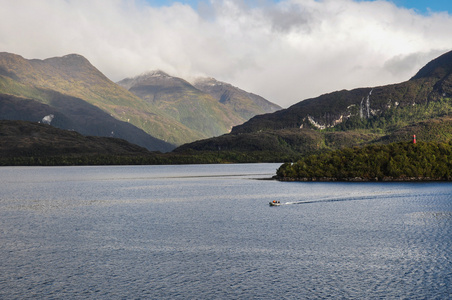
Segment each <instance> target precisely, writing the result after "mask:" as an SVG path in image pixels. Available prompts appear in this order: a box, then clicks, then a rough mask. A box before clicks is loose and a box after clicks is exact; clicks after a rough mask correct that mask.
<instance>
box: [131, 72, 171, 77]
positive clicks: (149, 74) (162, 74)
mask: <svg viewBox="0 0 452 300" xmlns="http://www.w3.org/2000/svg"><path fill="white" fill-rule="evenodd" d="M137 77H172V76H170V75H168V73H166V72H163V71H162V70H153V71H148V72H145V73H143V74H141V75H140V76H137Z"/></svg>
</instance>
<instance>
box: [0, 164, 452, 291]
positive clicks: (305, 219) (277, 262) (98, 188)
mask: <svg viewBox="0 0 452 300" xmlns="http://www.w3.org/2000/svg"><path fill="white" fill-rule="evenodd" d="M279 165H280V164H240V165H183V166H102V167H97V166H96V167H2V168H0V182H1V189H0V299H27V298H39V299H323V298H332V299H350V298H352V299H372V298H378V299H393V298H397V299H451V298H452V250H451V249H452V183H301V182H277V181H270V180H257V179H259V178H269V177H271V176H272V175H274V174H275V172H276V169H277V168H278V167H279ZM272 200H279V201H281V203H283V205H281V206H279V207H270V206H269V205H268V203H269V202H270V201H272Z"/></svg>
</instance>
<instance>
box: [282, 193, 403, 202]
mask: <svg viewBox="0 0 452 300" xmlns="http://www.w3.org/2000/svg"><path fill="white" fill-rule="evenodd" d="M404 196H406V195H403V194H377V195H369V196H355V197H350V196H347V197H333V198H322V199H316V200H300V201H291V202H285V203H282V202H281V205H294V204H313V203H328V202H345V201H364V200H373V199H381V198H385V199H388V198H400V197H404Z"/></svg>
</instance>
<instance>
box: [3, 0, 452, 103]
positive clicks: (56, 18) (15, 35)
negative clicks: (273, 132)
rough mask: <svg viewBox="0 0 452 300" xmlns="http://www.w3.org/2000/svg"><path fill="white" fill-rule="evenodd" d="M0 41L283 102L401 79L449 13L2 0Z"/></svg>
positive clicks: (334, 1) (218, 0)
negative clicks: (215, 82)
mask: <svg viewBox="0 0 452 300" xmlns="http://www.w3.org/2000/svg"><path fill="white" fill-rule="evenodd" d="M0 5H1V7H2V9H1V10H0V51H7V52H13V53H17V54H20V55H22V56H24V57H26V58H48V57H52V56H61V55H65V54H68V53H79V54H81V55H83V56H85V57H86V58H88V59H89V60H90V61H91V63H93V64H94V65H95V66H96V67H97V68H98V69H99V70H100V71H102V72H103V73H104V74H106V75H107V76H108V77H109V78H111V79H112V80H114V81H118V80H121V79H123V78H124V77H129V76H135V75H137V74H141V73H143V72H145V71H149V70H153V69H162V70H164V71H166V72H168V73H170V74H173V75H176V76H181V77H185V78H187V77H189V76H190V75H206V76H212V77H216V78H217V79H219V80H224V81H228V82H230V83H232V84H234V85H236V86H239V87H241V88H243V89H245V90H248V91H250V92H253V93H257V94H260V95H262V96H264V97H266V98H267V99H269V100H271V101H273V102H276V103H278V104H280V105H283V106H288V105H291V104H294V103H295V102H298V101H300V100H303V99H306V98H309V97H314V96H318V95H320V94H322V93H326V92H331V91H334V90H338V89H344V88H347V89H351V88H355V87H360V86H376V85H381V84H388V83H394V82H400V81H404V80H407V79H409V78H410V77H411V76H413V75H414V74H415V73H416V71H417V70H418V69H419V68H420V67H422V66H423V65H424V64H425V63H427V62H428V61H429V60H431V59H433V58H435V57H436V56H438V55H439V54H441V53H443V52H446V51H449V50H452V16H450V15H448V14H444V13H443V14H430V15H419V14H416V13H415V11H414V10H407V9H402V8H398V7H396V6H395V5H393V4H391V3H389V2H387V1H373V2H354V1H352V0H323V1H315V0H283V1H281V2H279V3H278V4H273V3H271V2H268V1H255V2H254V4H253V5H247V4H245V1H243V0H242V1H240V0H211V1H210V2H207V1H205V2H202V3H201V4H200V5H199V6H198V11H195V10H193V8H192V7H190V6H188V5H182V4H178V3H176V4H174V5H172V6H170V7H160V8H152V7H150V6H149V5H148V4H147V3H146V2H145V1H144V0H136V1H132V0H40V1H28V0H15V1H9V0H0Z"/></svg>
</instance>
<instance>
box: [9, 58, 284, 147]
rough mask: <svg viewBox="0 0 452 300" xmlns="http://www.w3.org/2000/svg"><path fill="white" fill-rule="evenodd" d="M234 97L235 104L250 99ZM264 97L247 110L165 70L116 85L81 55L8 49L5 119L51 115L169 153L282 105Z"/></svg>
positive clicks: (60, 123)
mask: <svg viewBox="0 0 452 300" xmlns="http://www.w3.org/2000/svg"><path fill="white" fill-rule="evenodd" d="M228 86H229V87H230V90H231V91H235V90H237V91H240V92H241V93H242V92H243V91H242V90H240V89H238V88H234V87H232V86H230V85H228ZM129 90H130V91H129ZM234 93H235V92H231V94H234ZM243 93H244V94H247V93H246V92H243ZM241 95H242V94H241ZM250 95H252V94H250ZM250 97H251V98H253V99H254V97H255V95H252V96H250ZM245 98H246V97H245ZM245 98H243V99H245ZM231 99H232V100H231V103H236V102H237V101H238V102H240V101H242V100H243V99H239V100H236V98H234V97H231ZM260 100H263V101H261V102H262V103H263V104H262V106H259V104H258V105H256V106H254V107H252V106H251V105H249V104H247V103H244V104H241V105H242V106H243V107H246V108H247V110H246V111H243V112H242V111H241V110H240V108H239V106H238V105H236V104H234V105H229V104H225V103H222V102H221V99H217V98H215V96H213V95H211V94H209V93H208V92H204V91H202V90H200V89H197V88H196V87H194V86H193V85H191V84H190V83H188V82H187V81H185V80H183V79H181V78H177V77H172V76H169V75H168V74H165V73H163V72H161V71H155V72H150V73H147V74H145V75H141V76H137V77H135V78H133V79H125V80H122V81H120V83H119V84H116V83H114V82H112V81H111V80H109V79H108V78H107V77H106V76H105V75H103V74H102V73H101V72H100V71H99V70H97V69H96V68H95V67H94V66H93V65H92V64H91V63H90V62H89V61H88V60H87V59H86V58H84V57H83V56H80V55H77V54H70V55H66V56H63V57H54V58H49V59H45V60H38V59H31V60H28V59H25V58H23V57H21V56H19V55H16V54H11V53H5V52H3V53H0V119H9V120H27V121H42V120H44V119H45V118H47V119H46V120H50V121H49V123H51V124H52V125H53V126H56V127H59V128H62V129H68V130H75V131H77V132H80V133H82V134H84V135H94V136H107V137H118V138H122V139H125V140H127V141H129V142H131V143H134V144H137V145H140V146H142V147H146V148H147V149H148V150H152V151H162V152H167V151H170V150H172V149H174V148H175V147H176V146H177V145H181V144H183V143H186V142H191V141H195V140H198V139H202V138H208V137H212V136H215V135H221V134H224V133H227V132H229V131H230V130H231V128H232V127H233V126H235V125H238V124H241V123H243V122H245V121H246V120H247V119H249V117H251V116H253V115H256V114H258V113H262V112H273V111H275V110H277V109H280V107H279V106H277V105H274V104H272V103H270V102H268V101H266V100H265V99H260ZM248 101H249V102H252V101H253V100H248ZM245 102H246V101H245ZM253 103H254V102H253ZM259 103H260V102H259ZM248 108H249V109H248ZM49 116H52V117H51V118H50V117H49ZM244 116H247V117H244Z"/></svg>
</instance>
